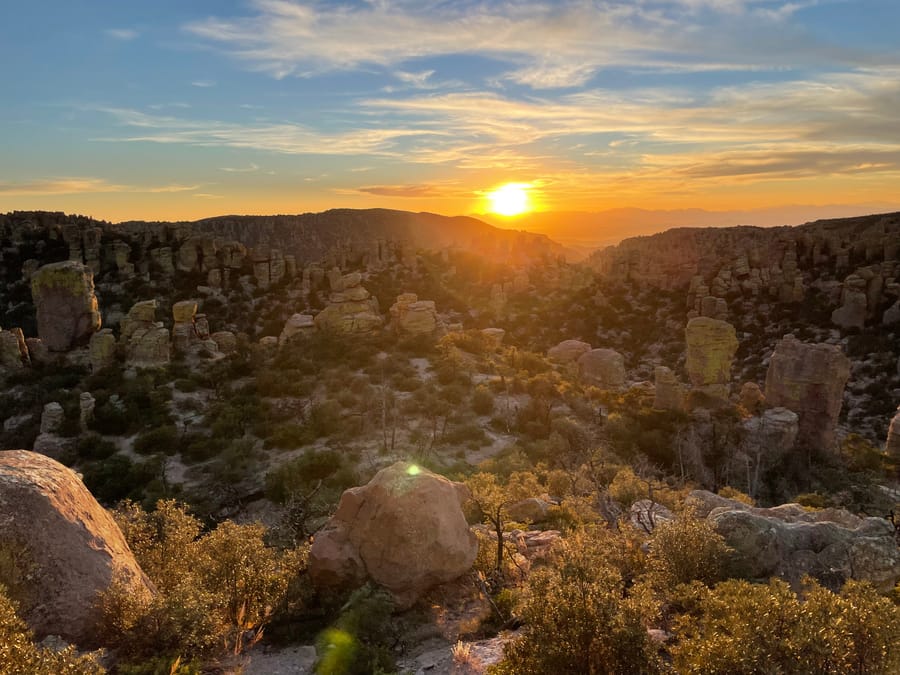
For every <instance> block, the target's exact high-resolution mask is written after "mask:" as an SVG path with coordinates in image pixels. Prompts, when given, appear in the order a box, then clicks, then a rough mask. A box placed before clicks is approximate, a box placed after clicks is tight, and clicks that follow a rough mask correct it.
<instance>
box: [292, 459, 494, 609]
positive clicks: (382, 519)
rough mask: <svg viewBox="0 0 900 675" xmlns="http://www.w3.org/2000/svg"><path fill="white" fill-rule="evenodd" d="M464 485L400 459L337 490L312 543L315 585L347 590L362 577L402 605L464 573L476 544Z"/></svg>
mask: <svg viewBox="0 0 900 675" xmlns="http://www.w3.org/2000/svg"><path fill="white" fill-rule="evenodd" d="M468 498H469V491H468V489H467V488H466V487H465V486H464V485H462V484H461V483H454V482H452V481H449V480H447V479H446V478H443V477H442V476H438V475H436V474H433V473H431V472H430V471H427V470H425V469H421V468H419V467H417V466H416V465H414V464H407V463H406V462H397V463H396V464H393V465H392V466H389V467H387V468H385V469H382V470H381V471H379V472H378V473H377V474H375V477H374V478H372V480H371V481H369V483H368V484H366V485H364V486H362V487H356V488H351V489H349V490H347V491H345V492H344V494H343V495H342V496H341V502H340V504H339V505H338V509H337V512H336V513H335V514H334V516H332V518H331V520H330V521H329V522H328V524H327V525H326V527H325V528H324V529H323V530H322V531H320V532H319V533H318V534H317V535H316V537H315V540H314V541H313V545H312V549H311V550H310V556H309V572H310V575H311V576H312V579H313V582H314V583H316V584H318V585H320V586H332V587H334V586H338V587H345V588H352V587H356V586H359V585H362V583H364V582H365V581H366V580H367V579H371V580H372V581H374V582H376V583H377V584H380V585H381V586H383V587H384V588H386V589H388V590H389V591H390V592H391V593H392V594H393V595H394V596H395V598H396V599H397V602H398V604H399V605H400V606H401V607H408V606H410V605H412V604H413V603H414V602H415V601H416V600H417V599H418V598H419V597H421V595H422V594H423V593H424V592H425V591H427V590H428V589H429V588H431V587H432V586H436V585H438V584H441V583H445V582H448V581H452V580H453V579H456V578H458V577H459V576H461V575H463V574H465V573H466V572H467V571H468V570H469V569H470V568H471V567H472V563H473V562H474V561H475V556H476V554H477V553H478V543H477V540H476V537H475V534H474V533H473V532H472V531H471V530H470V529H469V526H468V524H467V523H466V519H465V516H464V515H463V510H462V505H463V504H464V503H465V501H466V500H467V499H468Z"/></svg>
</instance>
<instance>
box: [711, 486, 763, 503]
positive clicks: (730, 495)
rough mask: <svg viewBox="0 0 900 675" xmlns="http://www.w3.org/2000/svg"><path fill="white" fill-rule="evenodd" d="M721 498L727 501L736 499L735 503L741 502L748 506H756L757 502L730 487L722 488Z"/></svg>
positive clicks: (720, 490)
mask: <svg viewBox="0 0 900 675" xmlns="http://www.w3.org/2000/svg"><path fill="white" fill-rule="evenodd" d="M719 496H720V497H725V498H726V499H734V500H735V501H739V502H741V503H742V504H747V505H748V506H756V500H754V499H753V497H751V496H750V495H748V494H745V493H743V492H741V491H740V490H738V489H737V488H733V487H731V486H730V485H726V486H725V487H723V488H720V489H719Z"/></svg>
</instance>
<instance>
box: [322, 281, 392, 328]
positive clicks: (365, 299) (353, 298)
mask: <svg viewBox="0 0 900 675" xmlns="http://www.w3.org/2000/svg"><path fill="white" fill-rule="evenodd" d="M329 278H331V277H329ZM361 280H362V277H361V275H360V273H359V272H353V273H352V274H346V275H344V276H343V277H341V278H340V280H339V281H338V280H334V281H333V282H332V288H340V289H341V290H338V291H334V292H332V293H331V295H330V296H329V304H328V306H327V307H326V308H325V309H323V310H322V311H321V312H319V313H318V314H316V318H315V325H316V328H318V329H319V330H322V331H326V332H331V333H343V334H366V333H371V332H373V331H375V330H377V329H379V328H381V326H382V325H384V319H383V318H382V316H381V314H380V313H379V311H378V300H377V299H376V298H373V297H372V296H371V294H370V293H369V292H368V291H367V290H366V289H365V288H363V287H362V286H360V283H361Z"/></svg>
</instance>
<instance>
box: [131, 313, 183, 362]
mask: <svg viewBox="0 0 900 675" xmlns="http://www.w3.org/2000/svg"><path fill="white" fill-rule="evenodd" d="M127 349H128V353H127V355H126V362H127V363H128V365H129V366H133V367H136V368H161V367H163V366H166V365H168V364H169V363H170V362H171V360H172V349H171V341H170V339H169V330H168V329H167V328H166V327H165V326H163V324H162V323H155V324H153V325H152V326H149V327H147V328H138V329H137V330H136V331H135V332H134V333H132V335H131V337H130V338H129V340H128V347H127Z"/></svg>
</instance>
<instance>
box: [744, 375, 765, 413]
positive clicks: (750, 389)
mask: <svg viewBox="0 0 900 675" xmlns="http://www.w3.org/2000/svg"><path fill="white" fill-rule="evenodd" d="M738 400H739V402H740V404H741V407H742V408H743V409H744V410H746V411H747V412H748V413H750V414H751V415H755V414H756V413H757V412H759V408H760V406H761V405H762V404H763V403H765V401H766V397H765V395H764V394H763V393H762V389H760V388H759V385H758V384H756V382H744V384H743V385H742V386H741V393H740V396H739V399H738Z"/></svg>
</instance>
